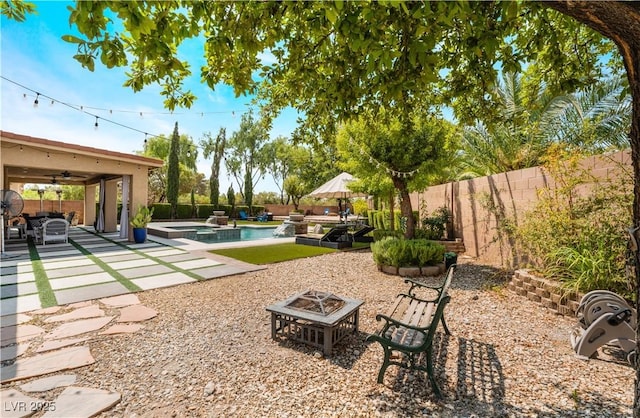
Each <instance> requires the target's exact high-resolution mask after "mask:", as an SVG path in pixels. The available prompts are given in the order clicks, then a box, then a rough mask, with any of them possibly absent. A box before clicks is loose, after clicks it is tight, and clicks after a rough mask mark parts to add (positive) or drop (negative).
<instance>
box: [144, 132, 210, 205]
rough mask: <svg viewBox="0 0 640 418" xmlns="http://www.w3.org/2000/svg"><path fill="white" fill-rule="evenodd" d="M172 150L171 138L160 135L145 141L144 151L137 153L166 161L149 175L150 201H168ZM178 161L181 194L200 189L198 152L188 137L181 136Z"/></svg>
mask: <svg viewBox="0 0 640 418" xmlns="http://www.w3.org/2000/svg"><path fill="white" fill-rule="evenodd" d="M170 148H171V136H167V135H158V136H155V137H152V138H149V140H147V141H145V145H144V149H143V150H142V151H136V153H138V154H141V155H145V156H147V157H154V158H159V159H161V160H163V161H164V165H163V167H162V168H159V169H157V170H153V171H152V172H151V173H150V174H149V201H150V202H166V201H167V195H166V193H167V171H168V166H169V164H168V161H169V150H170ZM178 148H179V153H178V159H179V162H180V164H179V165H180V186H179V194H184V193H189V192H190V191H191V189H192V188H193V187H195V188H196V189H198V190H199V189H200V181H201V179H200V177H201V176H202V175H201V174H199V173H196V161H197V159H198V151H197V149H196V146H195V144H194V143H193V141H192V140H191V138H190V137H189V136H187V135H180V145H179V147H178Z"/></svg>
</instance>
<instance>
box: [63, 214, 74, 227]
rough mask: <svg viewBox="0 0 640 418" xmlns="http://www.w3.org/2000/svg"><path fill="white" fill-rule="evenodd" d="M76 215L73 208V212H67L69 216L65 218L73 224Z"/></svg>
mask: <svg viewBox="0 0 640 418" xmlns="http://www.w3.org/2000/svg"><path fill="white" fill-rule="evenodd" d="M74 216H76V211H74V210H72V211H71V212H69V214H67V217H66V218H65V219H66V221H67V222H69V226H71V225H72V221H73V217H74Z"/></svg>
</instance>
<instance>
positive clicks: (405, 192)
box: [393, 176, 416, 239]
mask: <svg viewBox="0 0 640 418" xmlns="http://www.w3.org/2000/svg"><path fill="white" fill-rule="evenodd" d="M393 185H394V186H395V188H396V189H398V191H399V192H400V213H402V216H403V217H405V218H406V219H407V229H406V231H404V237H405V238H408V239H412V238H413V237H414V236H415V229H416V226H415V222H414V220H413V208H412V207H411V197H410V196H409V189H408V188H407V181H406V180H405V179H403V178H400V177H395V176H394V177H393Z"/></svg>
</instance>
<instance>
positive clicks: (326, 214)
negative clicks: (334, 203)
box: [324, 208, 329, 216]
mask: <svg viewBox="0 0 640 418" xmlns="http://www.w3.org/2000/svg"><path fill="white" fill-rule="evenodd" d="M328 215H329V208H324V216H328Z"/></svg>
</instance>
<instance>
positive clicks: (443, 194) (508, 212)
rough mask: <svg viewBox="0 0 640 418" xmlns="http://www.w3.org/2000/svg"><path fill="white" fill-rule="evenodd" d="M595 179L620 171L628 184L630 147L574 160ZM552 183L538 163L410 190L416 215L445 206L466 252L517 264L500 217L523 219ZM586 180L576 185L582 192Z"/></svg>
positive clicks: (490, 260)
mask: <svg viewBox="0 0 640 418" xmlns="http://www.w3.org/2000/svg"><path fill="white" fill-rule="evenodd" d="M579 167H580V168H582V169H586V170H588V171H589V172H590V173H591V174H592V175H593V176H594V177H596V178H599V179H602V180H604V179H607V178H613V177H615V176H620V175H625V176H628V177H629V188H630V189H631V190H632V189H633V177H632V174H629V173H631V152H630V151H629V150H625V151H620V152H616V153H611V154H606V155H598V156H593V157H589V158H585V159H584V160H582V161H581V162H580V164H579ZM547 187H549V188H553V187H554V180H553V178H552V177H551V176H550V175H549V174H548V173H547V172H546V171H545V170H544V169H543V168H541V167H533V168H526V169H523V170H516V171H510V172H507V173H500V174H495V175H492V176H487V177H478V178H474V179H470V180H464V181H457V182H453V183H447V184H442V185H438V186H432V187H429V188H428V189H427V190H425V191H424V192H421V193H413V194H412V195H411V204H412V206H413V208H414V210H415V209H416V208H417V209H418V210H419V211H420V213H421V214H423V213H425V212H426V213H429V214H430V213H431V212H433V211H434V210H435V209H437V208H440V207H442V206H445V207H447V208H449V210H450V211H451V213H452V215H453V234H454V235H453V236H454V237H455V238H460V239H462V241H463V242H464V246H465V255H469V256H471V257H474V258H476V259H478V261H480V262H484V263H487V264H490V265H494V266H502V267H506V268H519V267H522V266H520V265H519V264H520V261H521V260H520V259H519V257H518V254H516V253H515V250H514V249H513V246H512V243H510V242H509V239H508V237H506V236H504V235H503V234H501V233H500V230H499V229H498V222H499V221H500V220H501V219H497V218H500V217H504V216H507V217H509V218H510V219H513V220H515V221H516V222H517V221H518V219H522V217H523V216H526V212H527V211H528V210H530V209H532V208H533V207H534V206H535V204H536V202H537V201H538V193H539V190H540V189H543V188H547ZM588 190H589V185H585V186H584V187H582V188H581V193H584V192H587V191H588ZM491 207H493V208H494V209H490V208H491Z"/></svg>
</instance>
